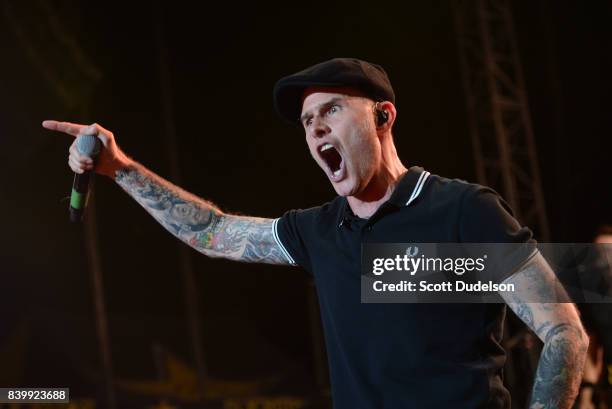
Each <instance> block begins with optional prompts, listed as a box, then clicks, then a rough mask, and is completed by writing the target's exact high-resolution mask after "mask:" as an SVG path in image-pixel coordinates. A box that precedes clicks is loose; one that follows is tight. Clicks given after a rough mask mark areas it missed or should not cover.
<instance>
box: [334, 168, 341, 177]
mask: <svg viewBox="0 0 612 409" xmlns="http://www.w3.org/2000/svg"><path fill="white" fill-rule="evenodd" d="M341 170H342V169H338V170H337V171H335V172H334V176H338V175H339V174H340V171H341Z"/></svg>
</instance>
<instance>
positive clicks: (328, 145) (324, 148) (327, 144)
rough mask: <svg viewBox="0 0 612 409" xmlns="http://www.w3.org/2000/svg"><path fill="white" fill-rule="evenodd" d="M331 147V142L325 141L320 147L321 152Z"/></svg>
mask: <svg viewBox="0 0 612 409" xmlns="http://www.w3.org/2000/svg"><path fill="white" fill-rule="evenodd" d="M331 148H333V146H332V144H331V143H326V144H325V145H323V146H322V147H321V152H325V151H326V150H328V149H331Z"/></svg>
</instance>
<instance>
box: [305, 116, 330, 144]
mask: <svg viewBox="0 0 612 409" xmlns="http://www.w3.org/2000/svg"><path fill="white" fill-rule="evenodd" d="M310 130H311V135H312V136H313V137H314V138H317V139H318V138H322V137H324V136H325V135H327V134H328V133H330V132H331V129H330V128H329V126H327V124H326V123H325V121H323V120H322V119H321V117H319V116H317V117H315V118H313V123H312V127H311V129H310Z"/></svg>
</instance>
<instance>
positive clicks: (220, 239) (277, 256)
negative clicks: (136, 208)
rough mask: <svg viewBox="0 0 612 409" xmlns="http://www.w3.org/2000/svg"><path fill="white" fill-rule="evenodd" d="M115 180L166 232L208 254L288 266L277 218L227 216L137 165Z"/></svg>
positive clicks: (124, 171)
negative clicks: (278, 237) (274, 226)
mask: <svg viewBox="0 0 612 409" xmlns="http://www.w3.org/2000/svg"><path fill="white" fill-rule="evenodd" d="M115 181H116V182H117V184H119V186H121V187H122V188H123V190H125V191H126V192H127V193H128V194H129V195H130V196H132V197H133V198H134V199H135V200H136V201H137V202H138V203H139V204H140V205H141V206H142V207H144V209H145V210H146V211H147V212H149V214H151V216H153V218H155V220H157V221H158V222H159V223H160V224H161V225H162V226H164V227H165V228H166V230H168V231H169V232H170V233H172V234H173V235H174V236H176V237H178V238H179V239H181V240H182V241H184V242H185V243H187V244H188V245H190V246H191V247H193V248H194V249H196V250H198V251H200V252H202V253H204V254H206V255H207V256H210V257H223V258H228V259H231V260H237V261H246V262H263V263H270V264H289V260H288V259H287V258H286V257H285V255H284V254H283V253H282V251H281V249H280V248H279V246H278V244H277V243H276V241H275V240H274V236H273V233H272V222H273V220H272V219H262V218H257V217H247V216H235V215H230V214H226V213H223V212H222V211H220V210H219V209H218V208H216V207H215V206H214V205H213V204H211V203H209V202H207V201H205V200H202V199H200V198H198V197H196V196H194V195H192V194H191V193H188V192H186V191H184V190H182V189H180V188H178V187H176V186H174V185H172V184H171V183H169V182H167V181H166V180H164V179H162V178H161V177H159V176H157V175H155V174H154V173H152V172H150V171H149V170H147V169H146V168H145V167H144V166H142V165H140V164H138V163H132V164H131V165H130V166H128V167H124V168H121V169H119V170H118V171H117V173H116V177H115Z"/></svg>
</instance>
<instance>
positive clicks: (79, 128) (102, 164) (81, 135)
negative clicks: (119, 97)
mask: <svg viewBox="0 0 612 409" xmlns="http://www.w3.org/2000/svg"><path fill="white" fill-rule="evenodd" d="M42 126H43V127H44V128H46V129H50V130H52V131H59V132H63V133H66V134H68V135H72V136H74V137H75V140H74V142H73V143H72V145H71V146H70V149H69V152H70V155H69V156H68V165H69V166H70V168H71V169H72V171H73V172H74V173H75V178H74V183H73V195H71V199H70V208H71V216H70V218H71V220H73V221H76V220H80V217H82V209H83V208H84V205H85V203H86V197H87V194H86V193H87V187H88V186H89V179H90V177H91V176H93V174H92V173H93V172H92V173H89V172H91V171H94V172H95V173H98V174H101V175H105V176H108V177H110V178H111V179H114V178H115V175H116V172H117V170H119V169H122V168H125V167H128V166H129V165H130V164H131V163H132V160H131V159H130V158H128V157H127V155H125V154H124V153H123V152H122V151H121V149H119V147H118V146H117V144H116V142H115V137H114V135H113V133H112V132H110V131H108V130H106V129H104V128H102V127H101V126H100V125H98V124H93V125H80V124H73V123H70V122H58V121H43V123H42ZM94 160H95V161H94ZM75 191H76V194H75V193H74V192H75ZM73 208H74V209H76V210H78V209H79V208H80V209H81V210H80V213H81V214H79V212H77V213H75V214H74V215H73V210H72V209H73Z"/></svg>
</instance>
